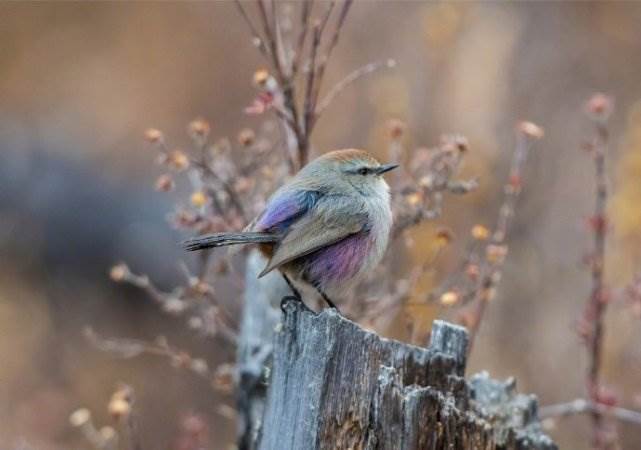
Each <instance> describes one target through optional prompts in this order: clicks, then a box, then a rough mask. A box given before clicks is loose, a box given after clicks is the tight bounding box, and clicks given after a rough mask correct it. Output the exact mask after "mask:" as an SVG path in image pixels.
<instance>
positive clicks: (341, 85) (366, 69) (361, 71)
mask: <svg viewBox="0 0 641 450" xmlns="http://www.w3.org/2000/svg"><path fill="white" fill-rule="evenodd" d="M394 67H396V61H394V60H393V59H387V60H385V61H377V62H372V63H369V64H366V65H364V66H363V67H359V68H358V69H356V70H355V71H353V72H352V73H350V74H349V75H347V76H346V77H345V78H343V79H342V80H341V81H339V82H338V83H336V84H335V85H334V86H333V87H332V88H331V89H330V90H329V92H328V93H327V94H326V95H325V97H323V99H322V100H321V101H320V102H319V103H318V106H317V107H316V112H315V114H316V116H320V115H321V114H322V113H323V111H325V109H326V108H327V107H328V106H329V105H330V103H331V102H332V101H333V100H334V99H335V98H336V96H338V94H340V93H341V92H343V90H344V89H345V88H347V87H348V86H350V85H351V84H352V83H354V82H356V81H358V80H360V79H361V78H363V77H365V76H367V75H369V74H371V73H373V72H376V71H377V70H379V69H383V68H388V69H391V68H394Z"/></svg>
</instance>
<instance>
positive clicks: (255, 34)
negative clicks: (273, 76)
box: [234, 0, 269, 58]
mask: <svg viewBox="0 0 641 450" xmlns="http://www.w3.org/2000/svg"><path fill="white" fill-rule="evenodd" d="M234 3H235V4H236V7H237V8H238V11H239V12H240V15H241V16H242V18H243V20H245V23H246V24H247V26H248V27H249V31H250V32H251V35H252V38H253V39H254V44H255V45H256V47H258V50H260V52H261V53H262V54H263V55H264V56H265V57H266V58H269V49H268V48H267V47H266V46H265V41H264V40H263V38H262V37H261V36H260V33H259V32H258V30H257V29H256V27H255V26H254V24H253V22H252V21H251V19H250V18H249V15H248V14H247V11H246V10H245V8H244V7H243V4H242V3H241V1H240V0H234Z"/></svg>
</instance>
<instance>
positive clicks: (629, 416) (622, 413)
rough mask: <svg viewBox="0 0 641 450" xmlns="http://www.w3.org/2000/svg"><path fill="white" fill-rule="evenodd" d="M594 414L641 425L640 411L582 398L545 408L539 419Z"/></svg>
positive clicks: (541, 410)
mask: <svg viewBox="0 0 641 450" xmlns="http://www.w3.org/2000/svg"><path fill="white" fill-rule="evenodd" d="M594 412H598V413H599V414H602V415H605V416H610V417H614V418H616V419H618V420H621V421H624V422H629V423H633V424H637V425H641V412H639V411H633V410H630V409H625V408H619V407H616V406H608V405H604V404H601V403H594V402H591V401H588V400H585V399H582V398H577V399H576V400H572V401H571V402H567V403H558V404H556V405H549V406H544V407H542V408H540V409H539V417H540V418H541V419H547V418H554V417H567V416H572V415H576V414H587V413H590V414H591V413H594Z"/></svg>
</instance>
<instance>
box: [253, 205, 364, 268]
mask: <svg viewBox="0 0 641 450" xmlns="http://www.w3.org/2000/svg"><path fill="white" fill-rule="evenodd" d="M367 218H368V217H367V214H366V213H364V212H363V210H362V209H361V208H359V207H358V205H357V206H356V207H355V205H354V204H353V202H351V201H350V200H349V199H346V198H344V197H333V198H328V197H323V199H322V200H321V201H319V202H318V203H317V204H316V205H315V207H314V208H312V209H310V210H309V211H308V213H307V214H306V215H305V216H303V217H301V218H300V219H299V220H297V221H296V222H294V223H293V224H291V226H290V227H289V230H288V232H287V234H286V235H285V236H284V237H283V239H282V240H281V241H280V242H279V243H278V245H277V246H276V248H275V251H274V254H273V255H272V257H271V259H270V260H269V263H268V264H267V266H266V267H265V269H264V270H263V271H262V272H261V274H260V275H259V276H263V275H265V274H267V273H269V272H271V271H272V270H274V269H275V268H278V267H280V266H282V265H283V264H286V263H288V262H290V261H293V260H295V259H297V258H300V257H302V256H305V255H308V254H310V253H312V252H314V251H316V250H319V249H321V248H323V247H327V246H329V245H331V244H334V243H336V242H338V241H340V240H342V239H345V238H346V237H348V236H350V235H352V234H355V233H358V232H360V231H363V230H364V229H366V227H367Z"/></svg>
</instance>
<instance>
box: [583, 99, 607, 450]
mask: <svg viewBox="0 0 641 450" xmlns="http://www.w3.org/2000/svg"><path fill="white" fill-rule="evenodd" d="M612 106H613V104H612V100H611V99H610V98H608V97H606V96H605V95H603V94H595V95H594V96H593V97H592V98H591V99H590V100H589V101H588V103H587V105H586V112H587V114H588V115H589V117H590V118H591V119H592V123H593V125H594V131H595V136H594V137H593V138H592V139H591V141H590V142H589V143H588V144H587V148H588V150H590V152H591V153H592V156H593V161H594V179H595V186H596V190H595V203H594V214H593V216H592V217H591V218H590V225H591V231H592V232H593V246H594V247H593V250H592V254H591V256H590V258H589V262H590V275H591V281H592V288H591V291H590V297H589V299H588V301H587V303H586V309H585V312H584V316H583V324H584V325H587V329H586V331H587V335H586V336H587V345H588V355H589V366H588V371H587V378H586V387H587V391H588V395H589V397H590V399H591V400H592V402H593V403H594V404H598V403H599V401H600V400H601V398H600V396H601V391H602V386H601V373H600V371H601V360H602V353H603V334H604V316H605V311H606V308H607V305H608V302H609V299H608V294H607V292H606V290H607V289H606V286H605V283H604V272H605V251H606V236H607V231H608V230H607V228H608V219H607V212H606V208H607V202H608V186H607V175H606V154H607V150H608V137H609V136H608V129H607V126H606V124H607V119H608V118H609V116H610V114H611V112H612ZM590 416H591V417H592V423H593V428H592V439H593V444H594V445H595V446H596V447H597V448H608V444H606V443H604V442H603V439H601V434H602V428H603V417H602V413H601V411H600V410H599V409H596V408H594V409H592V410H591V411H590Z"/></svg>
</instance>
